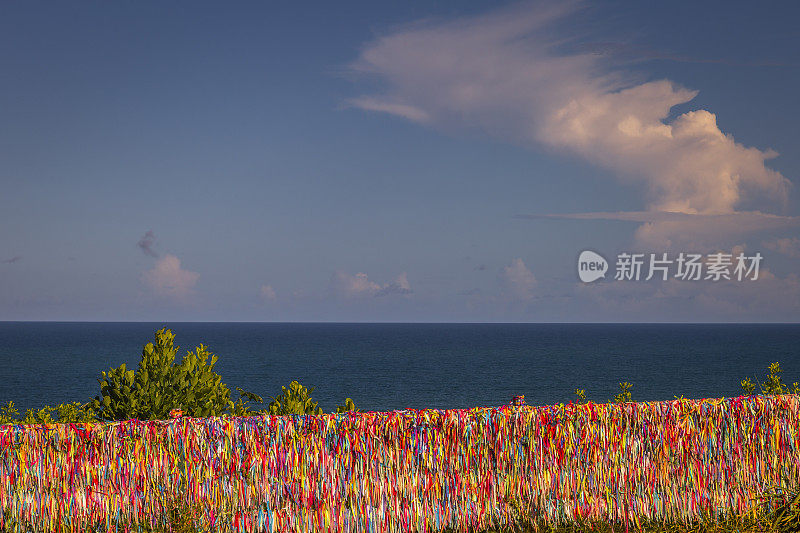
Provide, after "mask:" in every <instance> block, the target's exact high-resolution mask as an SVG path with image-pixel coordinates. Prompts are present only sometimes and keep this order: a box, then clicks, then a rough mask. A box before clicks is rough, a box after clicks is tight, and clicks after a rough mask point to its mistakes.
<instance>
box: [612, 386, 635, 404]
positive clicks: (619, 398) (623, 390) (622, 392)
mask: <svg viewBox="0 0 800 533" xmlns="http://www.w3.org/2000/svg"><path fill="white" fill-rule="evenodd" d="M632 388H633V385H632V384H631V383H628V382H627V381H625V382H623V383H620V384H619V394H617V395H616V396H614V403H630V402H632V401H633V397H632V395H631V389H632Z"/></svg>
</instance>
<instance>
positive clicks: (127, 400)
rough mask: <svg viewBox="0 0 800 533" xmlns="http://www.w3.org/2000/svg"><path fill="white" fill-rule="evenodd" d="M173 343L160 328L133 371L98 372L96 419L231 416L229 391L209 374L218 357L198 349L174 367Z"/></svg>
mask: <svg viewBox="0 0 800 533" xmlns="http://www.w3.org/2000/svg"><path fill="white" fill-rule="evenodd" d="M174 340H175V335H174V334H173V333H172V331H170V330H168V329H160V330H158V331H157V332H156V334H155V339H154V342H151V343H148V344H147V345H145V347H144V350H142V359H141V361H140V362H139V367H138V369H137V370H136V371H135V372H134V371H133V370H128V369H127V368H126V367H125V364H124V363H123V364H122V365H120V366H119V367H117V368H112V369H111V370H109V371H108V372H103V373H102V376H101V378H100V379H99V380H98V381H99V383H100V395H99V396H96V397H95V399H94V400H93V401H92V402H91V408H92V409H93V410H95V411H96V412H97V413H98V416H99V417H100V418H102V419H105V420H126V419H129V418H138V419H141V420H151V419H165V418H167V417H168V416H169V412H170V411H171V410H173V409H180V410H181V411H183V413H184V414H185V415H187V416H192V417H209V416H220V415H223V414H227V413H231V412H232V411H234V409H235V405H234V403H233V401H231V392H230V389H228V387H227V386H226V385H225V384H224V383H222V377H221V376H220V375H219V374H217V373H216V372H215V371H214V364H215V363H216V362H217V357H216V356H215V355H213V354H212V353H211V352H210V351H209V350H208V348H207V347H206V346H203V345H202V344H201V345H200V346H198V347H197V348H195V351H194V352H188V353H187V354H186V355H185V356H184V358H183V360H182V361H181V362H180V363H176V362H175V355H176V354H177V353H178V350H179V347H178V346H175V345H174ZM242 405H244V404H243V403H242V402H240V407H241V406H242Z"/></svg>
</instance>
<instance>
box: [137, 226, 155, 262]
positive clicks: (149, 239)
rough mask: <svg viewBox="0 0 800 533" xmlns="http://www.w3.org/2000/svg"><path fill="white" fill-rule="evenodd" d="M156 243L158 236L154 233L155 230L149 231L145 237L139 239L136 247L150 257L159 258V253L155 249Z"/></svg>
mask: <svg viewBox="0 0 800 533" xmlns="http://www.w3.org/2000/svg"><path fill="white" fill-rule="evenodd" d="M155 243H156V236H155V234H154V233H153V230H148V231H147V233H145V234H144V236H143V237H142V238H141V239H139V242H137V243H136V246H138V247H139V249H140V250H141V251H142V252H143V253H144V254H145V255H147V256H150V257H158V252H156V251H155V250H154V249H153V246H154V245H155Z"/></svg>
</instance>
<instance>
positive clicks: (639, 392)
mask: <svg viewBox="0 0 800 533" xmlns="http://www.w3.org/2000/svg"><path fill="white" fill-rule="evenodd" d="M163 326H167V327H169V328H171V329H172V330H173V331H174V332H175V333H176V335H177V338H176V343H177V344H179V345H180V346H181V353H182V354H183V353H185V351H186V350H187V349H193V348H194V347H195V346H196V345H197V344H199V343H203V344H206V345H207V346H209V347H210V348H211V350H212V351H213V352H214V353H216V354H217V355H218V356H219V362H218V363H217V367H216V368H217V370H218V372H219V373H220V374H222V377H223V381H224V382H225V383H226V384H228V386H229V387H230V388H231V389H232V390H233V389H234V387H236V386H240V387H242V388H243V389H245V390H249V391H252V392H255V393H256V394H259V395H262V396H264V397H269V396H274V395H276V394H277V393H278V392H280V387H281V385H285V384H288V383H289V382H290V381H291V380H293V379H297V380H299V381H300V382H301V383H303V384H304V385H306V386H313V387H316V390H315V391H314V394H313V397H314V399H315V400H317V401H319V402H320V405H321V406H322V407H323V409H325V410H326V411H327V410H329V409H332V408H333V407H334V406H335V405H336V403H337V402H339V401H341V400H342V399H343V398H345V397H346V396H349V397H352V398H353V399H354V400H355V403H356V405H357V406H359V407H361V408H362V409H364V410H391V409H402V408H406V407H412V408H421V407H432V408H460V407H474V406H489V405H500V404H504V403H507V402H508V400H509V399H510V398H511V397H512V396H514V395H516V394H524V395H525V397H526V400H527V401H528V403H530V404H548V403H558V402H567V401H570V400H571V399H573V398H574V391H575V388H576V387H580V388H583V389H586V391H587V395H588V397H589V398H590V399H592V400H594V401H607V400H608V399H609V398H611V397H612V396H613V395H614V394H615V392H616V389H617V384H618V383H619V382H620V381H629V382H631V383H633V384H634V388H633V397H634V399H637V400H662V399H672V398H673V396H676V395H678V396H680V395H683V396H686V397H687V398H700V397H719V396H732V395H737V394H739V381H740V380H741V379H742V378H743V377H746V376H753V377H758V378H762V377H763V375H764V374H765V372H766V367H767V365H768V364H769V363H770V362H773V361H780V362H781V365H782V367H783V368H784V369H785V372H784V377H785V379H784V380H785V381H800V325H740V324H737V325H642V324H635V325H621V324H580V325H574V324H300V323H292V324H278V323H269V324H258V323H167V324H157V323H52V322H49V323H44V322H0V402H2V403H3V404H5V403H6V402H7V401H8V400H13V401H14V403H15V404H16V405H17V407H18V408H20V410H23V409H28V408H32V407H40V406H41V405H43V404H57V403H59V402H67V401H74V400H77V401H81V402H85V401H87V400H89V399H90V398H91V397H93V396H94V395H95V394H97V392H98V388H99V387H98V385H97V377H98V375H99V373H100V371H101V370H107V369H108V368H110V367H112V366H117V365H119V364H120V363H127V365H128V366H129V367H135V366H136V364H137V363H138V361H139V356H140V355H141V351H142V346H143V345H144V344H145V343H147V342H148V341H150V340H152V338H153V333H154V332H155V330H156V329H158V328H160V327H163Z"/></svg>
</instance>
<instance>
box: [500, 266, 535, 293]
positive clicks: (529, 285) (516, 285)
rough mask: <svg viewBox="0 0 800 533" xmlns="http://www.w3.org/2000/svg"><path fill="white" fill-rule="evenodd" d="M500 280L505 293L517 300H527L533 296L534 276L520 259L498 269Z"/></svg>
mask: <svg viewBox="0 0 800 533" xmlns="http://www.w3.org/2000/svg"><path fill="white" fill-rule="evenodd" d="M500 282H501V284H502V285H503V288H504V291H505V292H506V294H508V295H510V296H512V297H513V298H516V299H519V300H527V299H529V298H531V297H532V296H533V291H534V289H535V287H536V276H534V275H533V272H531V271H530V270H529V269H528V267H527V266H525V262H524V261H523V260H522V259H520V258H517V259H514V260H513V261H511V264H509V265H506V266H504V267H503V269H502V270H501V271H500Z"/></svg>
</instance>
